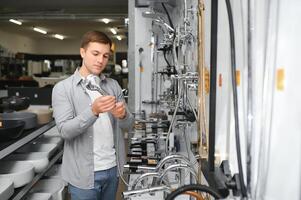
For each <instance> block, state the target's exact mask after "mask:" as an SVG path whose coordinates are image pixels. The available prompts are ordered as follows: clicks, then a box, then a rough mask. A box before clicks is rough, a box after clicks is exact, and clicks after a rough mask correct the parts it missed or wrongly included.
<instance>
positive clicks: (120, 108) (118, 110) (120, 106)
mask: <svg viewBox="0 0 301 200" xmlns="http://www.w3.org/2000/svg"><path fill="white" fill-rule="evenodd" d="M111 113H112V115H113V116H114V117H116V118H118V119H123V118H125V115H126V111H125V106H124V103H123V102H117V103H116V106H115V108H113V109H112V110H111Z"/></svg>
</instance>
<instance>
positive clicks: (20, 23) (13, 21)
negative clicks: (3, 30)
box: [9, 19, 22, 25]
mask: <svg viewBox="0 0 301 200" xmlns="http://www.w3.org/2000/svg"><path fill="white" fill-rule="evenodd" d="M9 21H10V22H12V23H15V24H18V25H22V22H20V21H18V20H15V19H10V20H9Z"/></svg>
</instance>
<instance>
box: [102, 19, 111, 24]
mask: <svg viewBox="0 0 301 200" xmlns="http://www.w3.org/2000/svg"><path fill="white" fill-rule="evenodd" d="M101 21H102V22H103V23H105V24H108V23H109V22H110V20H109V19H108V18H103V19H102V20H101Z"/></svg>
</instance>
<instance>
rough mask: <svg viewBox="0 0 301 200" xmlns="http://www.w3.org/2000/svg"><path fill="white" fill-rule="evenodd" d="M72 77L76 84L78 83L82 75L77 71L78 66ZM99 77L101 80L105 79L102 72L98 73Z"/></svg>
mask: <svg viewBox="0 0 301 200" xmlns="http://www.w3.org/2000/svg"><path fill="white" fill-rule="evenodd" d="M74 78H75V83H76V85H77V84H79V83H80V82H81V81H82V76H81V75H80V73H79V67H78V68H77V69H76V70H75V72H74ZM99 78H100V80H101V81H105V80H106V76H105V75H103V74H100V75H99Z"/></svg>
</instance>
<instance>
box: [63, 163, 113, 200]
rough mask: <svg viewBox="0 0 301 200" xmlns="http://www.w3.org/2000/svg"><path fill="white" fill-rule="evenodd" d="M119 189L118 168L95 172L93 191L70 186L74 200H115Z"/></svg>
mask: <svg viewBox="0 0 301 200" xmlns="http://www.w3.org/2000/svg"><path fill="white" fill-rule="evenodd" d="M117 188H118V177H117V167H113V168H111V169H107V170H103V171H97V172H94V188H92V189H80V188H78V187H75V186H73V185H71V184H70V183H69V184H68V189H69V192H70V194H71V199H72V200H115V198H116V193H117Z"/></svg>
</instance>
